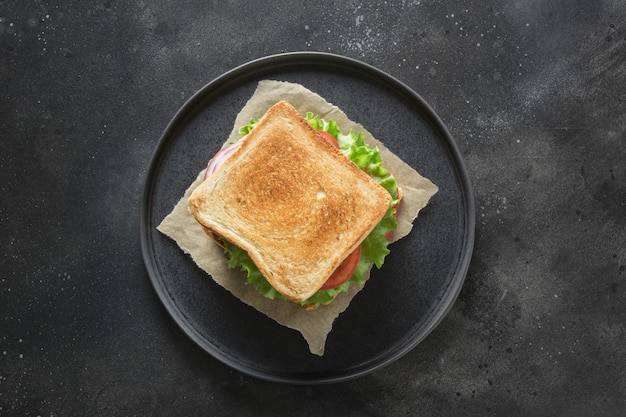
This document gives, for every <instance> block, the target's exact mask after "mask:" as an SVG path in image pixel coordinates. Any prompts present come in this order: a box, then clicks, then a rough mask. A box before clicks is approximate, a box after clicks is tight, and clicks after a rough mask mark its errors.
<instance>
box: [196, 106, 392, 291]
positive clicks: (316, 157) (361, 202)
mask: <svg viewBox="0 0 626 417" xmlns="http://www.w3.org/2000/svg"><path fill="white" fill-rule="evenodd" d="M243 140H244V142H243V143H242V145H241V146H240V148H239V149H237V150H236V151H235V153H233V155H232V156H231V157H230V158H228V159H227V160H226V162H224V164H223V165H222V166H221V167H220V168H219V169H218V170H217V171H216V172H214V173H213V174H212V175H211V176H209V177H208V178H207V179H206V180H205V181H204V182H203V183H202V184H201V185H199V186H198V187H197V188H196V189H195V190H194V191H193V193H192V195H191V196H190V198H189V209H190V211H191V213H192V214H193V216H194V217H195V218H196V220H197V221H198V222H199V223H200V224H201V225H202V226H203V228H205V230H206V231H207V232H209V233H210V234H212V235H213V236H219V237H222V238H223V239H225V240H227V241H229V242H231V243H232V244H234V245H236V246H238V247H240V248H242V249H243V250H245V251H246V252H247V253H248V255H249V256H250V258H251V259H252V261H253V262H254V263H255V265H256V266H257V267H258V268H259V270H260V272H261V273H262V274H263V276H264V277H265V278H266V279H267V281H268V282H269V283H270V284H271V285H272V286H273V287H274V288H275V289H276V290H277V291H278V292H279V293H281V294H282V295H284V296H285V297H286V298H288V299H290V300H292V301H295V302H302V301H304V300H306V299H307V298H309V297H310V296H311V295H313V294H314V293H315V292H316V291H318V290H319V288H320V287H321V286H322V285H323V284H324V283H325V282H326V280H327V279H328V278H329V277H330V275H331V274H332V273H333V272H334V271H335V269H336V268H337V267H338V266H339V265H340V264H341V262H342V261H343V260H344V259H345V258H346V257H347V256H348V255H349V254H350V253H351V252H352V251H353V250H354V249H356V247H357V246H358V245H360V244H361V242H362V241H363V239H365V237H366V236H367V235H368V234H369V233H370V232H371V230H372V229H373V228H374V227H375V226H376V225H377V224H378V222H379V221H380V220H381V219H382V217H383V216H384V214H385V212H386V211H387V209H388V208H389V205H390V203H391V196H390V195H389V193H388V192H387V191H386V190H385V189H384V188H383V187H382V186H380V185H379V184H378V183H376V182H375V181H374V180H373V179H371V178H370V177H369V176H368V175H367V174H366V173H364V172H363V171H362V170H361V169H359V167H357V166H356V165H355V164H354V163H353V162H352V161H350V159H349V158H347V157H346V156H345V155H343V154H342V153H341V152H340V151H339V150H337V149H335V148H334V147H333V146H332V145H331V144H329V143H328V142H327V141H326V140H325V139H324V138H323V137H322V136H321V135H320V134H318V133H317V132H316V131H315V129H313V128H312V127H311V126H310V125H309V124H308V123H307V121H306V120H305V119H304V118H303V117H302V116H301V115H300V114H299V113H298V111H297V110H296V109H295V108H294V107H292V106H291V105H290V104H289V103H287V102H285V101H281V102H278V103H276V104H275V105H273V106H272V107H271V108H270V109H269V110H268V111H267V113H266V114H265V115H264V116H263V117H262V118H261V119H260V120H259V122H258V123H257V124H256V126H255V127H254V128H253V129H252V131H251V132H250V133H249V134H248V136H246V138H244V139H243Z"/></svg>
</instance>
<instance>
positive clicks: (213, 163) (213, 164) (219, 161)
mask: <svg viewBox="0 0 626 417" xmlns="http://www.w3.org/2000/svg"><path fill="white" fill-rule="evenodd" d="M242 142H243V139H241V140H238V141H237V142H235V143H233V144H232V145H228V146H226V147H225V148H222V149H220V150H219V151H217V153H216V154H215V155H214V156H213V158H211V160H210V161H209V163H208V165H207V167H206V171H205V172H204V179H207V178H208V177H209V176H210V175H211V174H213V173H214V172H215V171H217V169H218V168H219V167H221V166H222V165H223V164H224V162H226V160H227V159H228V158H229V157H230V156H231V155H232V154H233V153H234V152H235V151H236V150H237V149H239V147H240V146H241V143H242Z"/></svg>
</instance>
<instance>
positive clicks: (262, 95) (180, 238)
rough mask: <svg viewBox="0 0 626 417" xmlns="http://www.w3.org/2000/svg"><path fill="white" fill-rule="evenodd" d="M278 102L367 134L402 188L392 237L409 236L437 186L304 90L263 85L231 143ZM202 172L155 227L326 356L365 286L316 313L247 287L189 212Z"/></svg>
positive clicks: (270, 83)
mask: <svg viewBox="0 0 626 417" xmlns="http://www.w3.org/2000/svg"><path fill="white" fill-rule="evenodd" d="M280 100H285V101H287V102H289V103H291V105H293V106H294V107H295V108H296V109H297V110H298V111H299V112H300V113H301V114H303V115H304V114H305V113H306V112H307V111H310V112H313V113H315V114H317V115H319V116H320V117H321V118H323V119H326V120H329V119H333V120H335V121H336V122H337V124H338V126H339V127H340V128H341V130H342V132H343V133H347V132H348V131H349V130H350V129H352V130H354V131H355V132H363V134H364V136H365V141H366V143H368V144H369V145H370V147H374V146H378V148H379V150H380V154H381V156H382V158H383V164H384V166H385V167H386V168H387V169H389V171H390V172H391V173H392V174H393V175H394V176H395V178H396V181H397V182H398V184H399V186H400V187H401V188H402V190H403V198H402V202H401V204H400V206H399V209H398V229H397V230H395V231H394V232H393V236H392V239H393V240H394V241H395V240H398V239H400V238H402V237H404V236H406V235H407V234H409V232H410V231H411V228H412V227H413V221H414V219H415V218H416V217H417V214H418V212H419V211H420V210H421V209H422V208H423V207H425V206H426V204H427V203H428V200H429V199H430V198H431V197H432V196H433V195H434V194H435V193H436V192H437V187H436V186H435V185H434V184H433V183H432V182H430V181H429V180H428V179H426V178H424V177H422V176H421V175H419V174H418V173H417V172H416V171H415V170H414V169H413V168H411V167H410V166H409V165H407V164H406V163H404V162H403V161H402V160H401V159H400V158H398V157H397V156H396V155H394V154H393V153H392V152H391V151H389V150H388V149H387V148H386V147H385V146H384V145H383V144H381V143H380V142H378V141H377V140H376V139H374V138H373V137H372V135H371V134H370V133H369V132H367V130H366V129H365V128H364V127H363V126H361V125H360V124H358V123H355V122H353V121H351V120H349V119H348V117H347V116H346V115H345V114H344V113H343V112H342V111H341V110H339V109H338V108H337V107H335V106H333V105H332V104H330V103H328V102H327V101H326V100H324V99H323V98H322V97H320V96H319V95H317V94H315V93H313V92H311V91H310V90H308V89H306V88H305V87H303V86H301V85H299V84H294V83H288V82H281V81H272V80H264V81H261V82H259V84H258V86H257V89H256V91H255V93H254V94H253V96H252V98H251V99H250V100H249V101H248V103H247V104H246V105H245V106H244V108H243V109H242V110H241V112H240V113H239V115H238V116H237V118H236V120H235V123H234V127H233V130H232V132H231V135H230V137H229V140H237V139H238V138H239V128H240V127H241V126H244V125H246V124H248V122H249V121H250V119H251V118H255V119H258V118H260V117H261V116H262V115H263V114H265V112H266V111H267V109H269V108H270V107H271V106H272V105H273V104H275V103H276V102H278V101H280ZM199 168H202V167H199ZM203 174H204V170H203V171H202V172H200V174H199V175H198V177H197V179H196V180H195V181H194V182H193V184H191V185H190V186H189V188H188V189H187V191H186V192H185V195H184V196H183V197H182V198H181V200H180V201H179V202H178V203H177V204H176V206H175V207H174V209H173V210H172V212H171V213H170V214H169V215H167V216H166V217H165V218H164V219H163V221H162V222H161V224H159V226H158V227H157V229H158V230H159V231H160V232H162V233H164V234H165V235H167V236H169V237H170V238H172V239H174V240H175V241H176V243H177V244H178V246H179V247H180V248H181V249H182V250H183V251H184V252H186V253H188V254H189V255H191V258H192V259H193V260H194V261H195V262H196V264H197V265H198V266H199V267H200V268H202V269H203V270H204V271H206V272H207V273H208V274H209V275H210V276H211V277H212V278H213V279H214V280H215V282H217V283H218V284H220V285H222V286H223V287H224V288H226V289H227V290H228V291H230V292H231V293H232V294H233V295H235V296H236V297H237V298H239V299H240V300H241V301H243V302H244V303H246V304H249V305H251V306H252V307H254V308H256V309H257V310H258V311H260V312H262V313H264V314H265V315H267V316H268V317H270V318H272V319H273V320H275V321H276V322H278V323H280V324H282V325H284V326H287V327H289V328H292V329H295V330H297V331H299V332H300V333H301V334H302V336H303V337H304V338H305V340H306V341H307V343H308V344H309V349H310V351H311V353H313V354H315V355H319V356H322V355H323V354H324V345H325V343H326V337H327V336H328V334H329V333H330V330H331V328H332V324H333V321H334V320H335V318H337V316H339V314H341V313H342V312H343V311H344V310H345V309H346V308H347V307H348V305H349V304H350V301H351V300H352V298H353V297H354V296H355V295H356V293H357V292H358V291H360V290H361V288H362V287H363V286H359V285H356V284H354V283H353V284H352V285H351V286H350V290H349V292H347V293H341V294H339V296H337V298H336V299H335V300H334V301H333V302H332V303H330V304H328V305H325V306H320V307H319V308H318V309H317V310H314V311H306V310H304V309H303V308H301V307H300V306H298V305H297V304H295V303H293V302H290V301H283V300H270V299H267V298H265V297H263V296H262V295H260V294H259V293H258V292H257V290H256V289H255V288H254V287H252V286H251V285H249V284H247V280H246V277H245V273H244V272H242V271H240V270H238V269H237V270H234V269H228V268H227V266H226V263H225V262H224V254H223V252H222V249H221V248H220V247H219V246H217V245H216V244H215V243H214V242H213V240H212V239H211V238H210V237H209V236H208V235H207V234H206V233H205V232H204V231H203V229H202V228H201V227H200V225H199V224H198V223H197V222H196V220H195V219H194V218H193V216H192V215H191V214H190V213H189V211H188V208H187V207H188V206H187V200H188V198H189V196H190V194H191V192H192V191H193V190H194V189H195V188H196V187H197V186H198V185H199V184H200V183H201V182H202V177H203ZM391 250H393V248H392V249H391ZM383 268H384V266H383ZM367 277H369V273H368V274H367Z"/></svg>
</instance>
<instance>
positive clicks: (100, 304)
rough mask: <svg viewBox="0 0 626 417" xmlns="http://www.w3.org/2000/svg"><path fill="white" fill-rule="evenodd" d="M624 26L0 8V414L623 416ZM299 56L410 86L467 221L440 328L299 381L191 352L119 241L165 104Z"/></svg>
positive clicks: (128, 233)
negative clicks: (468, 244)
mask: <svg viewBox="0 0 626 417" xmlns="http://www.w3.org/2000/svg"><path fill="white" fill-rule="evenodd" d="M625 22H626V8H625V7H624V3H623V2H622V1H621V0H600V1H596V2H589V1H587V0H585V1H582V0H573V1H566V0H553V1H491V2H482V1H478V0H450V1H426V0H417V1H405V0H388V1H384V2H362V1H352V2H334V1H333V2H331V1H319V2H309V1H301V2H288V1H277V2H273V3H272V6H271V7H268V6H265V3H263V4H262V3H260V2H251V1H221V2H220V1H210V2H208V1H189V2H174V1H164V0H156V1H140V2H119V1H113V0H110V1H104V2H99V1H64V2H43V1H33V2H24V1H16V0H4V1H0V86H1V87H0V108H1V109H2V110H1V112H0V137H1V138H2V139H1V142H0V143H1V152H0V199H1V201H2V204H0V236H2V239H0V247H1V252H0V253H1V255H0V270H1V271H2V272H1V273H0V415H3V416H4V415H6V416H13V415H15V416H79V415H92V416H99V415H101V416H113V415H115V416H130V415H237V416H243V415H272V416H288V415H294V414H298V415H301V416H318V415H324V414H325V415H341V416H400V415H430V416H433V415H441V416H453V415H462V416H489V415H494V416H547V415H550V416H569V417H571V416H623V415H626V372H625V368H626V343H625V342H626V336H625V325H626V281H625V277H626V273H625V268H626V206H625V204H626V185H625V182H626V163H625V162H624V161H625V159H626V146H625V145H626V117H625V111H626V26H625ZM300 50H302V51H322V52H332V53H336V54H341V55H345V56H349V57H352V58H356V59H359V60H362V61H364V62H366V63H369V64H372V65H374V66H376V67H378V68H380V69H382V70H383V71H386V72H387V73H389V74H391V75H393V76H395V77H397V78H399V79H400V80H402V81H403V82H405V83H406V84H408V85H409V86H410V87H412V88H413V89H414V90H415V91H417V92H418V93H419V94H420V95H422V96H423V97H424V98H425V99H426V100H427V101H428V102H429V103H430V104H431V105H432V106H433V107H434V109H435V110H436V111H437V113H438V114H439V115H440V116H441V118H442V119H443V121H444V122H445V123H446V124H447V126H448V128H449V129H450V131H451V133H452V135H453V136H454V138H455V139H456V141H457V143H458V145H459V147H460V148H461V151H462V153H463V156H464V158H465V160H466V163H467V167H468V169H469V172H470V175H471V177H472V181H473V184H474V191H475V196H476V212H477V228H476V242H475V251H474V256H473V259H472V265H471V267H470V271H469V274H468V276H467V280H466V283H465V286H464V288H463V291H462V293H461V295H460V297H459V299H458V301H457V303H456V304H455V306H454V307H453V309H452V311H451V313H450V314H449V315H448V316H447V318H446V319H445V320H444V321H443V323H442V324H441V325H440V326H439V327H438V328H437V329H436V330H435V331H434V332H433V333H432V334H431V335H430V336H429V337H428V338H427V339H426V341H425V342H423V343H422V344H420V345H419V346H417V347H416V348H415V349H414V350H412V351H411V352H410V353H409V354H407V355H406V356H404V357H403V358H401V359H400V360H398V361H397V362H394V363H393V364H391V365H389V366H387V367H385V368H384V369H382V370H380V371H378V372H375V373H373V374H371V375H368V376H366V377H364V378H362V379H358V380H356V381H352V382H347V383H343V384H339V385H330V386H321V387H293V386H286V385H276V384H272V383H268V382H262V381H259V380H255V379H252V378H249V377H246V376H244V375H241V374H239V373H238V372H236V371H233V370H231V369H230V368H228V367H226V366H225V365H222V364H221V363H219V362H218V361H216V360H214V359H213V358H211V357H210V356H208V355H207V354H205V353H204V352H203V351H201V350H200V349H199V348H198V347H197V346H195V345H194V344H193V342H191V341H190V340H189V339H188V338H187V337H186V336H185V335H184V334H183V333H182V332H181V331H180V330H179V329H178V328H177V327H176V325H175V324H174V323H173V321H172V320H171V319H170V317H169V316H168V315H167V313H166V311H165V310H164V309H163V308H162V306H161V304H160V302H159V300H158V299H157V297H156V295H155V292H154V291H153V289H152V287H151V284H150V281H149V279H148V276H147V273H146V270H145V268H144V265H143V261H142V257H141V251H140V244H139V224H138V213H139V201H140V193H141V189H142V185H143V180H144V176H145V174H146V170H147V166H148V164H149V161H150V157H151V155H152V152H153V150H154V147H155V146H156V143H157V141H158V139H159V137H160V135H161V133H162V131H163V129H164V128H165V126H166V124H167V122H168V121H169V120H170V119H171V117H172V116H173V115H174V114H175V112H176V111H177V110H178V109H179V107H180V106H181V105H182V104H183V103H184V102H185V101H186V99H188V98H189V97H190V96H191V95H192V94H193V93H194V92H195V91H196V90H198V89H199V88H201V87H202V86H203V85H204V84H205V83H207V82H209V81H210V80H212V79H213V78H215V77H217V76H218V75H220V74H222V73H223V72H225V71H227V70H229V69H231V68H232V67H234V66H236V65H239V64H243V63H245V62H247V61H249V60H251V59H254V58H258V57H262V56H266V55H269V54H275V53H281V52H286V51H300Z"/></svg>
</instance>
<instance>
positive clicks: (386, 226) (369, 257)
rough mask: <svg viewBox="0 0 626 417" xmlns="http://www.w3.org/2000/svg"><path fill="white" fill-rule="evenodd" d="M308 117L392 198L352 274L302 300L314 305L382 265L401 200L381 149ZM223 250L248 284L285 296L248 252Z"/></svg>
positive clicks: (357, 135)
mask: <svg viewBox="0 0 626 417" xmlns="http://www.w3.org/2000/svg"><path fill="white" fill-rule="evenodd" d="M306 120H307V122H308V123H309V124H310V125H311V126H312V127H313V128H315V129H318V130H324V131H326V132H328V133H330V134H331V135H332V136H333V137H334V138H335V139H337V142H338V143H339V149H340V151H341V152H342V153H343V154H344V155H346V156H347V157H348V158H350V160H351V161H352V162H354V163H355V164H356V165H357V166H358V167H359V168H361V169H362V170H363V171H365V172H366V173H367V174H368V175H369V176H370V177H372V178H373V179H374V180H375V181H376V182H377V183H379V184H380V185H381V186H383V188H385V189H386V190H387V191H388V192H389V194H390V195H391V197H392V203H391V205H390V208H389V210H387V212H386V213H385V215H384V216H383V218H382V220H381V221H380V222H379V223H378V224H377V225H376V227H374V229H373V230H372V231H371V232H370V234H369V235H368V236H367V237H366V238H365V239H364V240H363V243H362V244H361V246H362V249H361V258H360V259H359V263H358V265H357V268H356V270H355V271H354V274H353V275H352V277H350V279H349V280H348V281H346V282H345V283H343V284H342V285H340V286H339V287H337V288H333V289H329V290H320V291H318V292H316V293H315V294H313V295H312V296H311V297H310V298H309V299H307V300H305V301H303V302H302V303H301V304H302V305H310V304H313V305H315V306H317V305H322V304H327V303H329V302H331V301H332V300H334V298H335V297H336V296H337V294H339V293H342V292H347V291H348V289H349V288H350V283H351V282H355V283H357V284H363V283H365V278H364V277H363V275H364V274H365V273H366V272H367V271H368V270H369V269H370V267H371V266H372V264H373V265H375V266H376V267H377V268H380V267H381V266H382V265H383V263H384V261H385V257H386V256H387V254H389V249H388V246H389V241H388V240H387V238H386V237H385V236H386V234H387V233H388V232H389V231H390V230H394V229H396V228H397V227H398V223H397V222H396V218H395V213H396V205H397V203H398V201H399V200H398V184H397V183H396V180H395V178H394V177H393V176H392V175H391V174H390V173H389V171H388V170H387V169H385V168H384V167H383V166H382V163H383V161H382V158H381V156H380V153H379V151H378V148H374V149H371V148H370V147H369V146H368V145H367V144H366V143H365V141H364V138H363V134H362V133H360V132H359V133H355V132H353V131H352V130H350V132H349V133H348V134H342V133H341V130H340V129H339V127H338V126H337V123H336V122H335V121H334V120H324V119H322V118H320V117H319V116H316V115H314V114H313V113H310V112H309V113H307V114H306ZM256 123H257V120H254V119H251V120H250V122H249V123H248V124H247V125H245V126H243V127H241V128H240V129H239V134H240V135H241V137H244V136H245V135H247V134H248V133H250V131H251V130H252V128H253V127H254V125H256ZM224 253H225V254H226V263H227V265H228V267H229V268H231V269H234V268H240V269H241V270H242V271H244V272H246V275H247V277H248V283H249V284H251V285H252V286H254V287H255V288H256V289H257V290H258V291H259V292H260V293H261V294H262V295H263V296H265V297H267V298H270V299H272V300H274V299H285V297H284V296H283V295H282V294H280V293H279V292H278V291H276V290H275V289H274V287H272V286H271V285H270V284H269V283H268V282H267V280H266V279H265V277H264V276H263V274H261V272H260V271H259V269H258V268H257V267H256V265H255V264H254V262H252V260H251V259H250V257H249V256H248V254H247V253H246V251H244V250H243V249H241V248H239V247H237V246H235V245H233V244H231V243H229V242H224Z"/></svg>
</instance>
